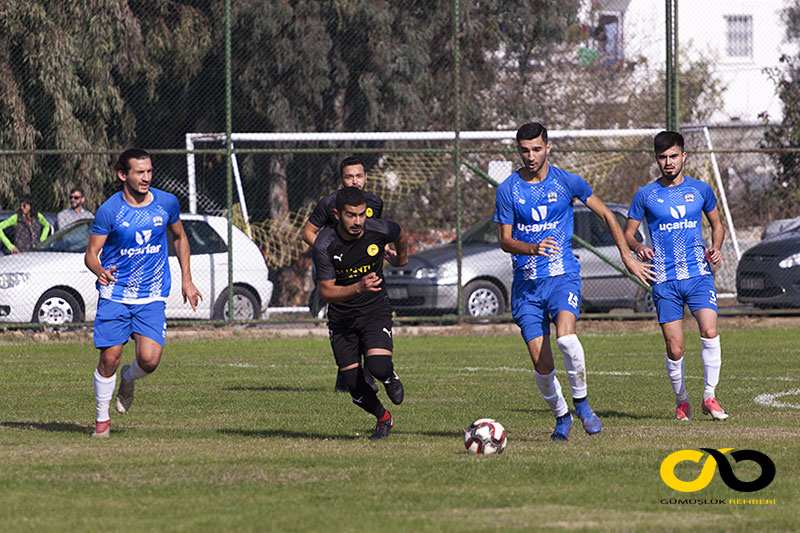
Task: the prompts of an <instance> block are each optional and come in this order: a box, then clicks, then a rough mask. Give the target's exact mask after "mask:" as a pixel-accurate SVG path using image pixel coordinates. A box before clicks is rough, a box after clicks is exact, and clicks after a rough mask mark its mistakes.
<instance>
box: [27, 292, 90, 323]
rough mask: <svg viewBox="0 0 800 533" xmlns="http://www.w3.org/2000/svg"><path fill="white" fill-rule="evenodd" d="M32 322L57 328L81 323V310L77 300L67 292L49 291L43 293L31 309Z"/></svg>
mask: <svg viewBox="0 0 800 533" xmlns="http://www.w3.org/2000/svg"><path fill="white" fill-rule="evenodd" d="M33 322H38V323H40V324H48V325H51V326H58V325H61V324H67V323H70V322H83V310H82V309H81V306H80V304H78V300H76V299H75V297H74V296H72V295H71V294H70V293H68V292H67V291H64V290H61V289H51V290H49V291H47V292H46V293H44V294H43V295H42V297H41V298H39V301H38V302H36V307H35V308H34V309H33Z"/></svg>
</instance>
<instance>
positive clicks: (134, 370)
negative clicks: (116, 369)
mask: <svg viewBox="0 0 800 533" xmlns="http://www.w3.org/2000/svg"><path fill="white" fill-rule="evenodd" d="M148 375H150V373H149V372H145V371H144V370H142V368H141V367H140V366H139V360H138V359H134V360H133V364H132V365H131V366H129V367H128V370H126V371H125V373H124V374H122V379H124V380H125V381H130V380H132V379H134V380H135V379H139V378H143V377H145V376H148Z"/></svg>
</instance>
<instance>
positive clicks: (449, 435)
mask: <svg viewBox="0 0 800 533" xmlns="http://www.w3.org/2000/svg"><path fill="white" fill-rule="evenodd" d="M414 433H415V434H416V435H426V436H428V437H447V438H448V439H450V438H457V437H462V438H463V437H464V432H463V431H415V432H414Z"/></svg>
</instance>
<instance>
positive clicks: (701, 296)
mask: <svg viewBox="0 0 800 533" xmlns="http://www.w3.org/2000/svg"><path fill="white" fill-rule="evenodd" d="M653 303H654V304H656V314H657V315H658V323H659V324H664V323H666V322H674V321H675V320H681V319H682V318H683V306H684V305H688V306H689V311H691V312H693V313H694V312H695V311H697V310H698V309H713V310H714V312H717V290H716V289H715V288H714V276H697V277H694V278H689V279H679V280H672V281H665V282H663V283H656V284H655V285H653Z"/></svg>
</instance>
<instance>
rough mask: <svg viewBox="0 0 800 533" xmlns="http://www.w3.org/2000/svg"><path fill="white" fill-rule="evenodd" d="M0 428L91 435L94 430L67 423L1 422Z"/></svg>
mask: <svg viewBox="0 0 800 533" xmlns="http://www.w3.org/2000/svg"><path fill="white" fill-rule="evenodd" d="M0 427H6V428H13V429H27V430H35V431H54V432H61V433H90V432H91V430H92V428H91V427H89V426H85V425H81V424H70V423H67V422H12V421H8V420H7V421H5V422H0Z"/></svg>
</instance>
